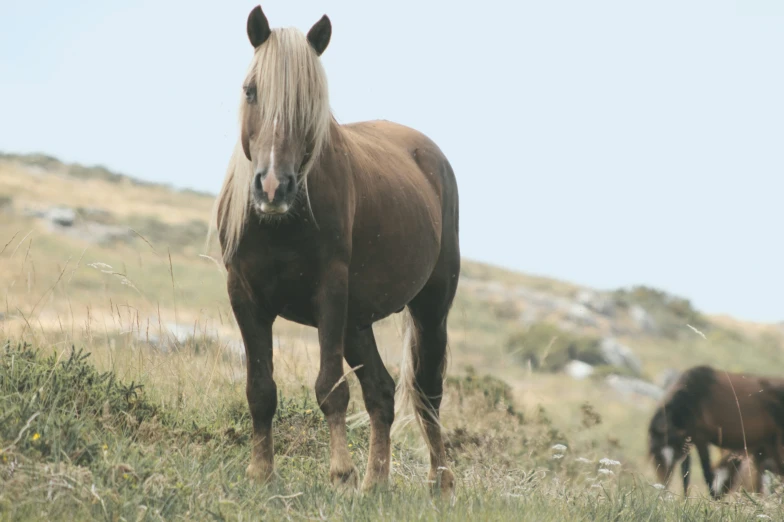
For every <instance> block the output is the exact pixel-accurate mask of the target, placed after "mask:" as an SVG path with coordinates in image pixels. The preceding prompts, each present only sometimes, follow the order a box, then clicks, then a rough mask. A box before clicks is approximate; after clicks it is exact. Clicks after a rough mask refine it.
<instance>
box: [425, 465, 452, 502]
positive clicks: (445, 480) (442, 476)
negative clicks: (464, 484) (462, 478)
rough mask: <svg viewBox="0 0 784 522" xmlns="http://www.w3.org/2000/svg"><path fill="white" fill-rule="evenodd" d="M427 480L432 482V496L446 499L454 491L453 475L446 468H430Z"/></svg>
mask: <svg viewBox="0 0 784 522" xmlns="http://www.w3.org/2000/svg"><path fill="white" fill-rule="evenodd" d="M428 480H429V481H430V483H431V484H432V493H433V495H434V496H439V495H440V496H441V498H442V499H448V498H450V497H451V496H452V495H454V493H455V475H454V474H453V473H452V472H451V471H449V470H448V469H446V468H439V469H438V470H431V471H430V476H429V477H428Z"/></svg>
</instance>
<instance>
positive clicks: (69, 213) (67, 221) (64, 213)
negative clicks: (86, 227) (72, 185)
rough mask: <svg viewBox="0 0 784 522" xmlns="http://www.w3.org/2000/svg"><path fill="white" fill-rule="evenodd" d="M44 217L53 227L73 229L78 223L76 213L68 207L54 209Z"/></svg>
mask: <svg viewBox="0 0 784 522" xmlns="http://www.w3.org/2000/svg"><path fill="white" fill-rule="evenodd" d="M44 217H45V218H46V219H47V220H48V221H49V223H51V224H53V225H57V226H61V227H71V226H73V224H74V221H76V211H75V210H74V209H72V208H68V207H52V208H50V209H49V210H48V211H47V212H46V215H45V216H44Z"/></svg>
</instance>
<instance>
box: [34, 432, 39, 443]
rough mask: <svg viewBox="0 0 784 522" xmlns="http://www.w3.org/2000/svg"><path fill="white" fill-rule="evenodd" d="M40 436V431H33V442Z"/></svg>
mask: <svg viewBox="0 0 784 522" xmlns="http://www.w3.org/2000/svg"><path fill="white" fill-rule="evenodd" d="M40 438H41V434H40V433H33V442H35V441H37V440H38V439H40Z"/></svg>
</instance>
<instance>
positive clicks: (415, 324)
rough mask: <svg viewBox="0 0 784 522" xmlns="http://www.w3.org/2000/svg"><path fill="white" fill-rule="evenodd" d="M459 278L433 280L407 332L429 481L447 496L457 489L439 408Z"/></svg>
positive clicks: (416, 301)
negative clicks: (450, 467)
mask: <svg viewBox="0 0 784 522" xmlns="http://www.w3.org/2000/svg"><path fill="white" fill-rule="evenodd" d="M456 272H457V270H455V273H456ZM442 273H444V272H443V271H442ZM456 279H457V278H456V277H455V278H452V277H451V276H450V275H447V276H444V277H442V278H441V280H440V281H439V280H435V281H432V280H431V282H429V283H428V285H427V286H425V288H424V289H423V290H422V292H420V294H419V295H417V297H416V298H414V300H413V301H412V302H411V303H410V304H409V313H410V314H411V324H410V328H409V331H408V332H407V342H408V343H410V346H409V350H410V352H409V354H408V356H409V357H411V366H410V368H409V370H410V371H411V372H412V373H413V383H410V384H412V385H413V386H411V388H412V389H411V390H410V392H411V394H412V396H413V397H412V398H413V404H414V410H415V412H416V415H417V417H418V420H419V424H420V426H421V428H422V433H423V435H424V438H425V442H426V443H427V446H428V449H429V450H430V473H429V475H428V480H429V481H430V482H431V483H432V484H433V487H434V488H435V489H440V490H441V492H442V493H444V494H447V493H450V492H451V491H452V490H453V489H454V482H455V478H454V475H453V473H452V472H451V471H450V470H449V469H448V467H447V460H446V450H445V448H444V441H443V437H442V434H441V422H440V408H441V399H442V394H443V389H444V375H445V373H446V348H447V316H448V315H449V308H450V307H451V305H452V300H453V299H454V295H455V291H456V288H457V285H456Z"/></svg>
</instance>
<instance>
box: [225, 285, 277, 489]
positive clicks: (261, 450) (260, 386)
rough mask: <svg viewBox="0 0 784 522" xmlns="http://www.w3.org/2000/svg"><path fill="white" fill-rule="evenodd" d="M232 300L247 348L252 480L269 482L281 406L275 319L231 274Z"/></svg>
mask: <svg viewBox="0 0 784 522" xmlns="http://www.w3.org/2000/svg"><path fill="white" fill-rule="evenodd" d="M227 286H228V291H229V301H230V302H231V308H232V310H233V312H234V317H235V318H236V320H237V325H238V326H239V328H240V333H241V334H242V341H243V344H244V345H245V364H246V366H247V372H248V374H247V381H246V384H245V393H246V396H247V398H248V407H249V409H250V417H251V421H252V423H253V435H252V437H251V456H250V464H249V465H248V468H247V470H246V474H247V476H248V477H249V478H251V479H254V480H257V481H259V482H267V481H268V480H269V479H270V478H271V477H272V473H273V471H274V464H273V460H274V451H273V446H272V418H273V416H274V415H275V409H276V407H277V404H278V391H277V386H276V385H275V381H274V380H273V378H272V323H273V321H274V320H275V317H274V316H271V315H270V314H267V313H265V312H264V311H263V310H262V308H260V307H259V306H258V304H257V303H256V301H255V300H254V299H253V298H252V297H251V296H249V295H248V294H247V290H246V288H247V287H246V286H245V285H243V284H241V282H240V281H239V276H238V275H237V274H235V273H234V272H233V271H231V270H230V271H229V274H228V278H227Z"/></svg>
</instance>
